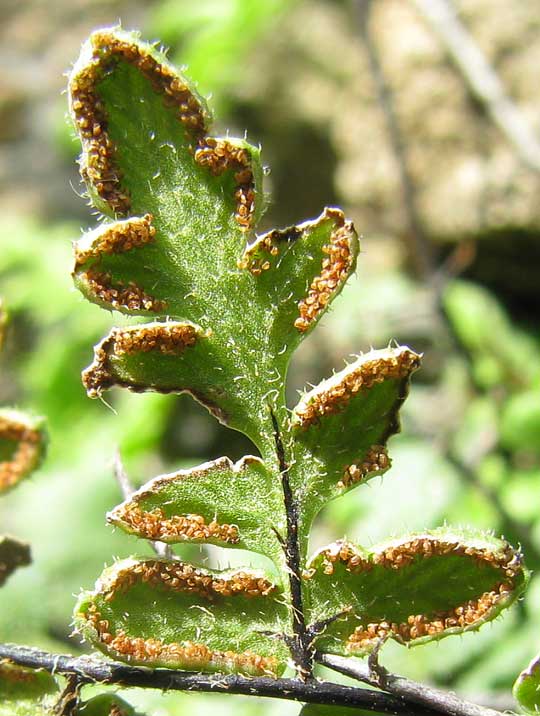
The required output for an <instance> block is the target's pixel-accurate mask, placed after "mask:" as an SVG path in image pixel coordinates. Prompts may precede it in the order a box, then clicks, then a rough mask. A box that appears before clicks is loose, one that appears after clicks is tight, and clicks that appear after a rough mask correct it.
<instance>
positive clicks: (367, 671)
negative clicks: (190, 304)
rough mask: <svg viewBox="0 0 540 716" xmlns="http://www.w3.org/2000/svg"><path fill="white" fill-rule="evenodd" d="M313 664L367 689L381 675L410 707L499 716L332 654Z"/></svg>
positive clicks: (388, 687) (451, 713) (387, 687)
mask: <svg viewBox="0 0 540 716" xmlns="http://www.w3.org/2000/svg"><path fill="white" fill-rule="evenodd" d="M315 658H316V660H317V661H318V662H319V663H320V664H323V665H324V666H327V667H328V668H329V669H333V670H334V671H337V672H339V673H340V674H344V675H345V676H349V677H350V678H352V679H357V680H358V681H363V682H364V683H366V684H370V685H371V686H380V683H381V675H382V676H383V679H384V688H385V690H386V691H389V692H391V693H392V694H394V696H400V697H401V698H404V699H406V700H407V701H409V702H410V703H414V704H418V705H421V706H426V707H429V708H432V709H436V710H439V711H440V712H441V713H444V714H448V716H500V711H494V710H493V709H488V708H484V707H483V706H479V705H477V704H473V703H471V702H470V701H465V700H464V699H460V698H459V696H456V695H455V694H453V693H447V692H445V691H440V690H439V689H434V688H433V687H431V686H427V685H426V684H419V683H418V682H416V681H411V680H410V679H406V678H404V677H403V676H397V675H396V674H390V673H389V672H388V671H386V669H384V667H381V666H380V665H379V664H378V663H377V665H376V669H375V673H374V670H373V664H372V665H371V666H370V665H368V664H366V663H364V662H361V661H358V660H356V659H355V660H354V661H353V660H352V659H345V658H344V657H342V656H334V655H333V654H316V657H315Z"/></svg>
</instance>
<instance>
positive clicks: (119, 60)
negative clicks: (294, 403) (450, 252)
mask: <svg viewBox="0 0 540 716" xmlns="http://www.w3.org/2000/svg"><path fill="white" fill-rule="evenodd" d="M134 98H137V104H136V111H134V104H133V102H134ZM70 108H71V113H72V116H73V119H74V122H75V125H76V127H77V130H78V132H79V135H80V137H81V140H82V144H83V156H82V159H81V171H82V174H83V177H84V179H85V181H86V183H87V186H88V190H89V194H90V197H91V199H92V201H93V202H94V203H95V205H96V206H97V207H98V208H99V209H100V210H102V211H103V212H104V213H105V214H107V215H108V216H110V217H111V218H116V217H118V216H123V215H126V214H134V215H135V217H134V218H128V219H123V220H120V221H114V222H112V223H107V224H105V225H104V226H102V227H100V228H99V229H96V230H95V231H93V232H91V233H90V234H89V235H87V236H86V237H84V238H83V239H81V241H80V242H79V243H78V245H77V247H76V259H75V269H74V278H75V283H76V285H77V286H78V287H79V288H80V289H81V291H82V292H83V293H84V295H85V296H86V297H87V298H89V299H90V300H93V301H95V302H97V303H99V304H100V305H102V306H104V307H108V308H111V307H112V308H114V309H116V310H119V311H122V312H124V313H132V314H133V313H135V314H136V313H142V314H146V315H150V316H153V317H154V318H158V317H159V318H160V319H162V320H163V319H166V320H169V319H171V318H174V319H182V320H186V319H187V320H189V321H191V322H193V323H194V324H196V326H198V327H199V329H200V331H201V334H200V335H204V340H201V341H197V342H196V343H195V345H194V346H193V350H192V351H189V352H191V353H192V354H193V356H192V359H191V361H188V359H187V353H186V361H185V362H184V361H182V358H181V357H180V356H177V357H176V359H175V356H174V355H173V354H172V353H170V354H169V355H168V356H167V357H166V358H165V359H163V360H161V361H160V362H159V364H157V362H156V360H152V359H150V357H149V356H146V358H147V359H148V360H146V361H145V360H144V359H143V358H142V357H141V360H140V361H139V360H138V359H137V357H136V355H135V352H133V353H132V360H131V361H130V365H129V366H126V365H122V366H120V365H118V361H117V362H116V367H117V368H118V373H119V375H116V373H115V372H114V371H113V377H111V376H110V374H109V373H107V374H106V375H104V376H103V377H104V380H103V382H100V380H99V376H100V375H101V374H100V372H99V371H96V370H93V371H92V369H91V372H93V375H94V379H93V380H92V381H91V385H90V386H89V392H90V394H91V395H93V396H96V395H98V394H99V393H100V392H101V390H103V389H106V388H108V387H110V386H111V385H112V384H114V383H115V382H116V383H119V384H121V385H124V384H128V385H132V387H134V388H135V389H138V390H143V389H145V388H148V389H158V390H159V389H161V390H167V391H171V390H176V391H177V392H180V391H183V390H188V391H191V392H192V393H193V394H194V395H195V396H196V397H197V398H198V399H200V400H201V401H202V402H203V403H205V404H209V407H211V409H213V412H214V413H216V414H219V415H220V417H221V418H222V419H223V420H224V421H225V422H227V423H228V424H230V425H231V426H232V427H235V428H237V429H240V430H242V431H244V432H246V433H247V434H248V435H249V436H250V437H251V438H252V439H253V440H254V441H255V442H258V441H260V439H261V438H260V435H261V432H262V433H264V432H265V430H264V428H263V426H268V411H267V407H266V406H267V404H268V403H269V402H274V401H275V396H274V393H275V387H277V386H280V387H281V384H282V382H283V377H284V373H285V368H286V364H287V362H288V359H289V357H290V352H291V351H292V349H293V348H294V347H295V345H296V344H298V342H299V341H300V340H301V338H302V336H303V334H304V333H305V332H306V330H307V329H308V327H311V326H312V325H314V323H315V321H316V320H317V319H318V318H319V316H320V315H322V313H323V311H324V310H325V308H326V306H327V305H328V304H329V303H330V301H331V299H332V298H333V296H335V295H336V294H337V293H338V292H339V290H340V289H341V287H342V285H343V283H344V281H345V279H346V277H347V276H348V275H349V274H350V272H351V271H352V270H353V268H354V261H355V256H356V252H357V241H356V234H355V233H354V229H353V227H352V225H351V224H350V222H346V221H345V219H344V217H343V214H342V213H341V212H340V211H338V210H326V212H325V213H323V215H322V216H321V217H320V218H319V219H318V220H317V221H315V222H306V223H305V224H303V225H300V226H299V227H297V228H293V229H288V230H286V231H285V232H273V237H272V238H270V239H268V238H265V237H263V238H262V240H259V241H258V242H256V246H257V248H256V249H255V250H252V249H250V248H249V247H248V249H247V251H245V248H246V244H247V238H248V236H249V233H250V231H251V230H252V229H253V228H254V227H255V225H256V223H257V221H258V218H259V216H260V214H261V212H262V209H263V203H264V202H263V193H262V187H261V182H262V169H261V164H260V159H259V150H258V149H256V148H255V147H252V146H251V145H249V144H248V143H247V142H245V141H244V140H234V139H215V138H213V137H211V136H209V134H208V131H209V129H208V125H209V114H208V110H207V108H206V105H205V103H204V102H203V100H202V99H201V98H200V96H199V95H198V94H197V93H196V92H195V90H194V88H193V86H192V84H191V83H190V82H189V81H188V80H187V79H186V78H185V77H183V76H182V75H180V74H178V73H177V72H176V71H175V70H174V68H172V67H171V66H170V65H169V64H168V63H167V61H166V59H165V58H164V56H163V55H161V54H160V53H157V52H156V51H155V50H154V49H153V48H151V47H150V46H149V45H146V44H145V43H142V42H140V41H138V40H137V37H136V36H135V35H134V34H133V33H126V32H123V31H121V30H118V29H115V30H102V31H98V32H96V33H94V34H93V35H92V36H91V38H90V40H89V41H88V42H87V43H86V45H85V46H84V48H83V52H82V54H81V57H80V59H79V61H78V62H77V63H76V65H75V67H74V69H73V72H72V74H71V77H70ZM277 234H279V237H278V238H276V235H277ZM292 236H294V240H293V239H290V237H292ZM286 237H289V238H286ZM267 244H268V246H269V247H270V248H269V251H268V255H269V257H270V260H269V261H268V262H267V261H266V260H259V254H261V252H262V254H265V253H266V249H267V248H268V247H267ZM275 249H277V256H275V255H274V253H275ZM300 256H302V258H301V259H300ZM299 259H300V260H299ZM267 263H268V266H267V265H266V264H267ZM259 264H260V265H261V266H262V268H260V269H259V268H258V266H259ZM271 264H272V265H271ZM291 266H294V267H295V270H294V271H287V269H288V268H289V267H291ZM266 268H268V269H272V270H266ZM263 269H264V270H263ZM261 273H262V274H264V275H260V274H261ZM306 302H309V303H306ZM225 307H226V310H224V309H225ZM109 345H110V341H109ZM98 350H99V348H98ZM160 358H162V356H160ZM149 361H150V362H152V363H153V368H154V370H153V369H152V366H149V365H148V362H149ZM195 362H196V365H197V369H196V370H195V369H194V368H192V369H191V371H190V369H189V366H188V363H190V364H191V365H192V366H193V364H194V363H195ZM183 366H185V368H183ZM131 369H133V370H134V371H135V374H136V375H135V376H132V373H131ZM175 371H176V372H175ZM157 374H159V377H160V378H159V379H158V378H156V375H157ZM167 376H168V377H167ZM132 377H133V378H134V380H132ZM259 378H264V380H259ZM133 383H135V385H133ZM201 383H203V384H204V388H205V389H204V390H202V391H201V390H200V384H201ZM210 386H212V389H213V393H214V395H212V396H209V397H208V396H207V395H206V392H207V391H208V388H209V387H210ZM257 386H259V387H260V388H261V390H257ZM269 387H270V390H269ZM232 396H235V400H234V401H233V398H232ZM220 397H221V400H220V399H219V398H220ZM223 403H224V404H223ZM267 430H268V427H266V431H267ZM258 444H259V447H261V445H260V443H259V442H258Z"/></svg>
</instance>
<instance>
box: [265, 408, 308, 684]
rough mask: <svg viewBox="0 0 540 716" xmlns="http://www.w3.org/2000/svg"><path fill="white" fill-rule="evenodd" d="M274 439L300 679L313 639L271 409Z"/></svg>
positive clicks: (293, 506)
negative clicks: (284, 516) (308, 628)
mask: <svg viewBox="0 0 540 716" xmlns="http://www.w3.org/2000/svg"><path fill="white" fill-rule="evenodd" d="M270 415H271V417H272V425H273V428H274V440H275V442H276V453H277V457H278V463H279V471H280V474H281V486H282V489H283V500H284V502H285V513H286V515H287V537H286V540H285V546H284V551H285V560H286V562H287V569H288V572H289V585H290V588H291V601H292V610H293V632H294V638H293V639H292V640H291V643H290V649H291V654H292V657H293V660H294V663H295V664H296V669H297V672H298V676H299V677H300V679H302V680H306V679H311V678H312V677H313V655H314V654H313V647H312V639H311V637H310V635H309V634H308V631H307V629H306V622H305V618H304V607H303V603H302V576H301V573H300V548H299V545H298V505H297V502H296V500H295V498H294V495H293V493H292V490H291V483H290V480H289V466H288V464H287V461H286V459H285V449H284V447H283V441H282V440H281V433H280V431H279V425H278V421H277V418H276V416H275V413H274V411H273V410H272V409H270Z"/></svg>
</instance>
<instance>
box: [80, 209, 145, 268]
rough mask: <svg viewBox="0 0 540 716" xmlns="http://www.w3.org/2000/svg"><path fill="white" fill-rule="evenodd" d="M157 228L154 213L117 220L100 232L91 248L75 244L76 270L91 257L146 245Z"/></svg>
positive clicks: (99, 256) (122, 251)
mask: <svg viewBox="0 0 540 716" xmlns="http://www.w3.org/2000/svg"><path fill="white" fill-rule="evenodd" d="M155 235H156V229H155V227H154V226H152V215H151V214H145V216H143V217H142V218H135V219H128V220H127V221H117V222H115V223H114V224H111V225H110V226H107V227H105V229H104V230H103V231H102V232H101V233H100V234H99V237H98V238H97V239H96V241H94V243H93V244H92V246H90V247H89V248H84V249H82V248H80V247H79V246H77V245H76V246H75V270H76V269H77V268H79V267H80V266H82V265H83V264H85V263H86V262H87V261H88V260H89V259H99V258H101V256H104V255H111V254H120V253H124V252H125V251H131V249H135V248H137V247H139V246H144V245H145V244H148V243H150V242H152V241H153V240H154V237H155Z"/></svg>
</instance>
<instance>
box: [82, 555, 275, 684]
mask: <svg viewBox="0 0 540 716" xmlns="http://www.w3.org/2000/svg"><path fill="white" fill-rule="evenodd" d="M282 596H283V595H282V590H280V589H279V588H278V587H276V586H275V585H273V584H272V583H271V582H269V581H268V580H267V579H266V577H265V576H264V575H262V574H260V573H255V572H252V571H251V572H248V571H232V570H228V571H224V572H210V571H207V570H201V569H198V568H195V567H193V566H191V565H189V564H184V563H183V562H179V561H165V560H144V561H141V560H134V559H132V560H123V561H121V562H117V563H116V564H115V565H114V566H112V567H110V568H109V569H107V570H105V572H103V574H102V575H101V578H100V579H99V581H98V583H97V584H96V589H95V591H94V592H91V593H83V594H82V595H81V597H80V599H79V603H78V607H77V610H76V626H77V627H78V628H79V629H80V630H81V631H82V632H83V634H84V635H85V636H87V637H88V638H90V639H91V641H92V642H93V643H94V644H95V645H96V646H98V647H99V648H100V649H101V650H102V651H104V652H105V653H106V654H108V655H109V656H112V657H113V658H117V659H123V660H125V661H129V662H130V663H133V664H141V665H152V666H166V667H171V668H177V669H188V670H195V671H224V672H239V673H244V674H253V675H256V674H267V675H268V674H270V675H277V674H279V673H280V672H281V671H283V669H284V667H285V664H286V661H287V656H288V650H287V649H286V647H285V644H284V643H283V640H282V639H280V638H279V635H280V634H283V633H284V632H285V631H286V630H287V629H288V621H289V615H288V609H287V607H286V606H285V605H284V604H283V601H282Z"/></svg>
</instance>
